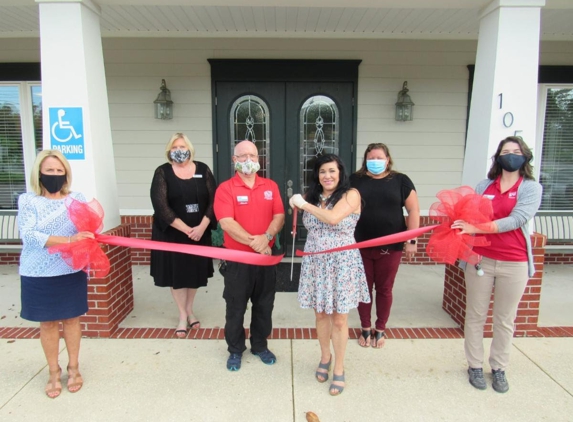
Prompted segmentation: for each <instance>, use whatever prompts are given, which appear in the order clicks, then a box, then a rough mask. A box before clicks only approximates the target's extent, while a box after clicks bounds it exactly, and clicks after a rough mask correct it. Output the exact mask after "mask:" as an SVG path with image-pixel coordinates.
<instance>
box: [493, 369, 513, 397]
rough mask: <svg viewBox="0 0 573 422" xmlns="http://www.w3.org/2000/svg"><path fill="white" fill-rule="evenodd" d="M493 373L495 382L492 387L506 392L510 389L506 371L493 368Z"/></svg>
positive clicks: (500, 391) (499, 391)
mask: <svg viewBox="0 0 573 422" xmlns="http://www.w3.org/2000/svg"><path fill="white" fill-rule="evenodd" d="M491 373H492V375H493V383H492V385H491V386H492V387H493V389H494V390H495V391H497V392H498V393H506V392H507V390H509V384H508V383H507V378H505V371H504V370H502V369H498V370H497V371H496V370H495V369H492V370H491Z"/></svg>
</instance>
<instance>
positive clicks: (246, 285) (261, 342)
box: [223, 262, 277, 353]
mask: <svg viewBox="0 0 573 422" xmlns="http://www.w3.org/2000/svg"><path fill="white" fill-rule="evenodd" d="M276 271H277V270H276V266H270V267H266V266H259V265H247V264H239V263H236V262H227V272H226V273H225V290H224V291H223V298H224V299H225V302H226V304H227V310H226V315H225V340H226V341H227V345H228V348H227V350H228V351H229V353H243V352H244V351H245V349H246V348H247V347H246V346H245V329H244V327H243V324H244V320H245V311H246V310H247V303H248V302H249V299H250V300H251V303H252V310H251V327H250V332H251V338H250V341H251V349H252V350H253V351H254V352H262V351H264V350H266V349H267V337H268V336H269V335H270V334H271V331H272V329H273V321H272V313H273V307H274V303H275V290H276V286H275V285H276Z"/></svg>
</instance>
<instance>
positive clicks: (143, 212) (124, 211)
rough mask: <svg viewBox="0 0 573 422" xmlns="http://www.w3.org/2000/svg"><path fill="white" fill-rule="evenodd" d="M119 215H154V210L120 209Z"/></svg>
mask: <svg viewBox="0 0 573 422" xmlns="http://www.w3.org/2000/svg"><path fill="white" fill-rule="evenodd" d="M119 215H121V216H135V217H137V216H148V215H153V210H138V209H129V208H128V209H120V210H119Z"/></svg>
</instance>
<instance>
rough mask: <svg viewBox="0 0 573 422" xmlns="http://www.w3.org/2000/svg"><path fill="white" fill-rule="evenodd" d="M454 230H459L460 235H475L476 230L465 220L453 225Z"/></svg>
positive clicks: (455, 222) (457, 221)
mask: <svg viewBox="0 0 573 422" xmlns="http://www.w3.org/2000/svg"><path fill="white" fill-rule="evenodd" d="M451 228H452V229H458V230H460V232H459V233H458V234H475V233H476V228H475V227H474V226H472V225H471V224H470V223H466V222H465V221H464V220H456V221H454V223H453V224H452V225H451Z"/></svg>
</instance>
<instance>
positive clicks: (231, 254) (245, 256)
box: [96, 234, 284, 266]
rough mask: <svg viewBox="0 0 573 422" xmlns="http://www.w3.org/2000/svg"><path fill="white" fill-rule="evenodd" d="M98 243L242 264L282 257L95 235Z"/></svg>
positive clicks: (274, 261) (271, 261) (265, 262)
mask: <svg viewBox="0 0 573 422" xmlns="http://www.w3.org/2000/svg"><path fill="white" fill-rule="evenodd" d="M96 239H97V241H98V242H101V243H107V244H108V245H116V246H126V247H129V248H142V249H153V250H156V251H167V252H179V253H186V254H190V255H197V256H204V257H207V258H216V259H225V260H227V261H234V262H240V263H242V264H252V265H263V266H270V265H276V264H278V263H279V262H281V260H282V258H283V256H284V254H283V255H261V254H259V253H255V252H246V251H237V250H233V249H225V248H216V247H213V246H197V245H183V244H181V243H168V242H158V241H156V240H145V239H135V238H132V237H121V236H108V235H103V234H98V235H96Z"/></svg>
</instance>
